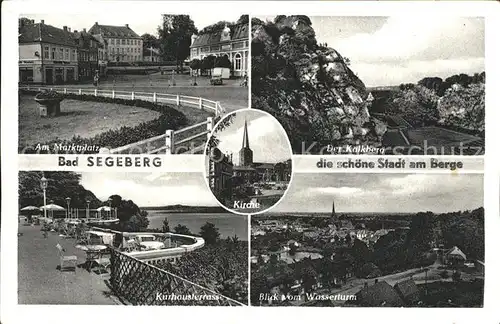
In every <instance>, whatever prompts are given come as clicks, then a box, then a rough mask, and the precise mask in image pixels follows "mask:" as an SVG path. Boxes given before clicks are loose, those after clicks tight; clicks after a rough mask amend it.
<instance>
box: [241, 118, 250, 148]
mask: <svg viewBox="0 0 500 324" xmlns="http://www.w3.org/2000/svg"><path fill="white" fill-rule="evenodd" d="M245 147H246V148H250V144H249V143H248V129H247V120H246V119H245V128H244V129H243V143H242V144H241V148H245Z"/></svg>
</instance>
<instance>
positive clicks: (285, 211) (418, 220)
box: [250, 174, 485, 308]
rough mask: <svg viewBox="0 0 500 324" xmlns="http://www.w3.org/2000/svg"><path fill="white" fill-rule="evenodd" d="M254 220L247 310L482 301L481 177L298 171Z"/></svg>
mask: <svg viewBox="0 0 500 324" xmlns="http://www.w3.org/2000/svg"><path fill="white" fill-rule="evenodd" d="M251 223H252V226H251V280H250V283H251V288H250V292H251V304H252V305H253V306H316V307H320V306H324V307H336V306H345V307H384V306H385V307H441V308H442V307H468V308H472V307H483V298H484V271H485V264H484V246H485V236H484V233H485V226H484V209H483V175H482V174H460V175H457V174H296V175H294V182H293V184H292V186H291V188H290V191H289V192H288V193H287V195H286V197H285V199H283V201H282V202H281V203H280V204H279V205H278V206H276V208H274V209H273V210H272V211H271V212H269V213H266V214H263V215H257V216H252V219H251Z"/></svg>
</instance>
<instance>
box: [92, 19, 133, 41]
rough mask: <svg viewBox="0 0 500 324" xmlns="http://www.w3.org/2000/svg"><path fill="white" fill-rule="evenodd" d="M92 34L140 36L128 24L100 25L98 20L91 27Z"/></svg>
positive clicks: (126, 36) (125, 36) (122, 36)
mask: <svg viewBox="0 0 500 324" xmlns="http://www.w3.org/2000/svg"><path fill="white" fill-rule="evenodd" d="M89 33H91V34H102V35H103V36H105V37H117V38H140V36H139V35H137V34H136V33H135V32H134V31H133V30H132V29H131V28H130V27H129V26H128V25H125V26H109V25H99V24H98V23H97V22H96V23H95V24H94V26H92V27H91V28H90V29H89Z"/></svg>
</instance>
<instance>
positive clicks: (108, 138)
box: [19, 90, 188, 154]
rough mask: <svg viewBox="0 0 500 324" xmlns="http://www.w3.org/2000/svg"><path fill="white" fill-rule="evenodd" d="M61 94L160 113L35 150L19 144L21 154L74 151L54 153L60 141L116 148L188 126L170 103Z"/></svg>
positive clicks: (51, 142) (65, 96) (69, 97)
mask: <svg viewBox="0 0 500 324" xmlns="http://www.w3.org/2000/svg"><path fill="white" fill-rule="evenodd" d="M20 92H23V93H27V94H36V93H37V91H31V90H20ZM62 96H63V97H64V98H67V99H75V100H82V101H93V102H103V103H115V104H121V105H127V106H135V107H141V108H146V109H150V110H153V111H157V112H159V113H161V115H160V116H159V117H158V118H156V119H154V120H151V121H147V122H142V123H140V124H139V125H137V126H134V127H129V126H122V127H120V128H119V129H111V130H108V131H106V132H103V133H101V134H98V135H96V136H94V137H91V138H84V137H81V136H73V138H71V139H70V140H61V139H55V140H53V141H49V142H45V143H39V144H40V145H48V146H49V148H50V149H49V150H41V151H37V150H35V148H34V147H32V148H27V145H23V144H22V143H19V152H20V153H24V154H53V153H61V154H71V153H75V152H73V151H67V152H64V151H58V152H53V149H54V144H61V145H72V144H75V145H87V146H92V145H95V146H100V147H107V148H116V147H120V146H124V145H128V144H131V143H135V142H138V141H141V140H145V139H147V138H151V137H154V136H158V135H162V134H165V131H166V130H168V129H172V130H177V129H180V128H182V127H185V126H187V123H188V121H187V118H186V116H185V115H184V114H183V113H182V112H180V111H178V110H176V109H174V108H172V107H171V106H169V105H164V104H156V103H153V102H149V101H145V100H129V99H113V98H106V97H96V96H92V95H77V94H62ZM78 153H81V154H95V153H97V152H95V151H88V150H85V151H82V152H78Z"/></svg>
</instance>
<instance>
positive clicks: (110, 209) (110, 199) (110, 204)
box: [108, 198, 111, 219]
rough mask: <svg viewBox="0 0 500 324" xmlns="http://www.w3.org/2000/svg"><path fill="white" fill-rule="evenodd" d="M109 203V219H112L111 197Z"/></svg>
mask: <svg viewBox="0 0 500 324" xmlns="http://www.w3.org/2000/svg"><path fill="white" fill-rule="evenodd" d="M108 203H109V212H108V219H111V198H108Z"/></svg>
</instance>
